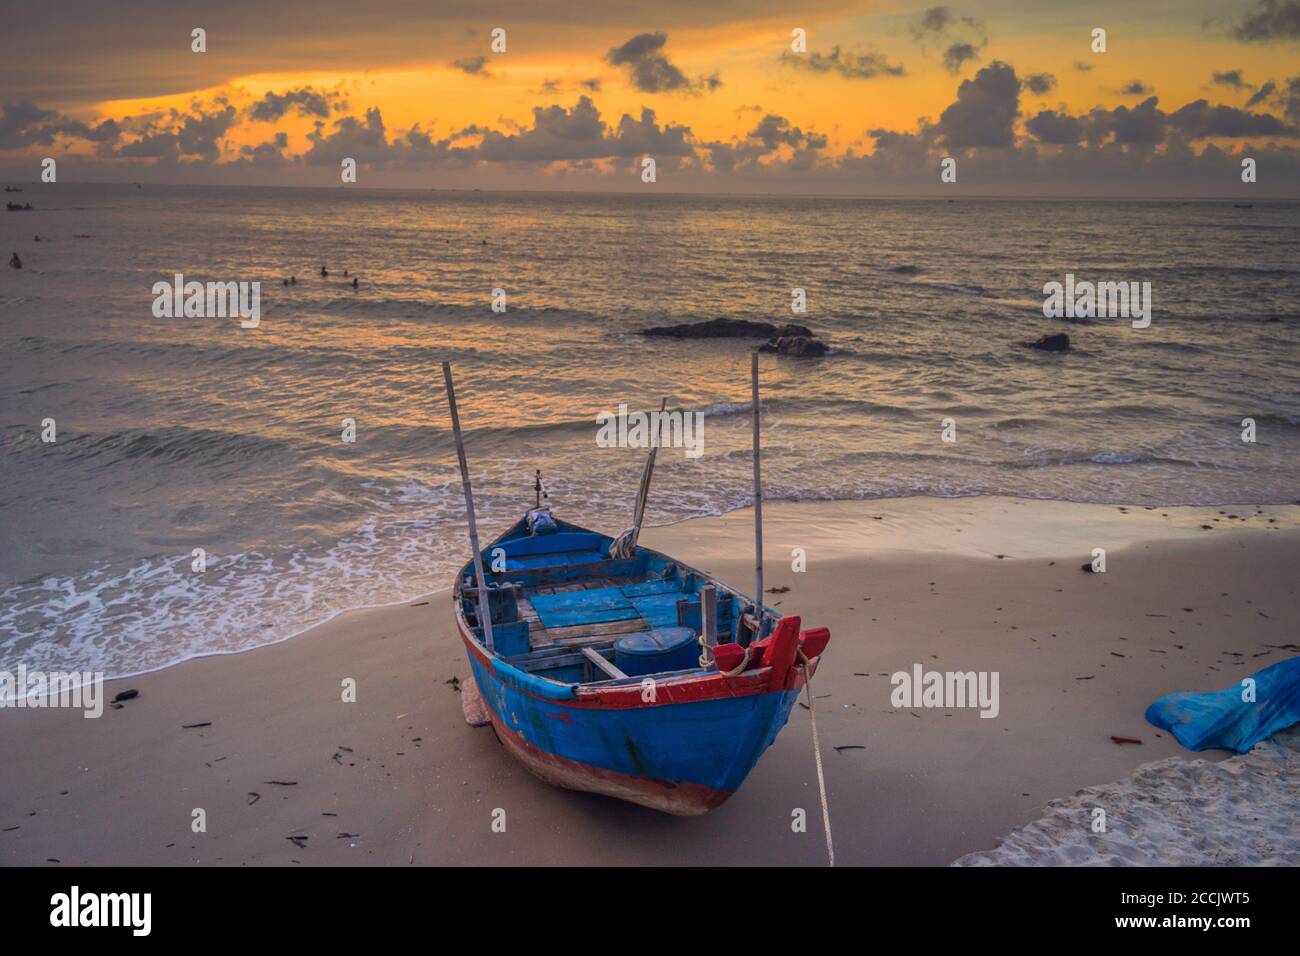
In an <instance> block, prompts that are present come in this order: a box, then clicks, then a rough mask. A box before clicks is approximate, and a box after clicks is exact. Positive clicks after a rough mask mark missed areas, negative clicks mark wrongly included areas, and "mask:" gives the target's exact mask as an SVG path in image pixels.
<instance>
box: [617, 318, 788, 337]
mask: <svg viewBox="0 0 1300 956" xmlns="http://www.w3.org/2000/svg"><path fill="white" fill-rule="evenodd" d="M641 334H642V335H663V336H667V337H669V338H674V339H771V338H777V337H779V336H783V335H784V336H804V337H806V338H811V337H812V330H811V329H809V328H807V327H805V326H802V325H793V324H791V325H784V326H777V325H773V324H772V323H771V322H754V321H751V320H749V319H709V320H708V321H707V322H684V323H682V324H681V325H656V326H652V327H650V328H648V329H642V330H641Z"/></svg>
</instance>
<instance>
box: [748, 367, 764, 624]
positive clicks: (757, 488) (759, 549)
mask: <svg viewBox="0 0 1300 956" xmlns="http://www.w3.org/2000/svg"><path fill="white" fill-rule="evenodd" d="M751 358H752V362H751V365H750V371H751V376H750V378H751V404H752V405H753V408H754V575H755V578H756V579H757V583H756V585H755V589H754V614H755V616H756V617H757V623H758V633H757V635H756V636H758V637H762V636H763V471H762V465H761V461H762V457H763V453H762V450H761V449H760V447H759V440H758V417H759V399H758V353H757V352H754V353H753V354H752V356H751Z"/></svg>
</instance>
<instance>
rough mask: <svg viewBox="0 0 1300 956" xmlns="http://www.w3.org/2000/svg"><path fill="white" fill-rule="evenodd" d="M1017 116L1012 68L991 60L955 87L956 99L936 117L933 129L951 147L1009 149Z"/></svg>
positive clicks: (1017, 86)
mask: <svg viewBox="0 0 1300 956" xmlns="http://www.w3.org/2000/svg"><path fill="white" fill-rule="evenodd" d="M1019 115H1020V80H1019V79H1017V77H1016V71H1015V69H1014V68H1013V67H1012V66H1011V65H1010V64H1007V63H1003V62H1002V61H1000V60H994V61H993V62H992V63H990V64H989V65H988V66H986V67H984V68H983V69H982V70H980V71H979V72H978V73H976V74H975V78H974V79H971V80H963V81H962V83H961V85H960V86H959V87H957V99H956V101H955V102H954V103H952V105H950V106H949V107H948V108H947V109H946V110H944V111H943V113H942V114H940V116H939V122H938V124H936V129H937V131H938V133H939V134H940V136H941V137H942V140H943V142H944V143H945V144H946V145H948V146H952V147H956V148H963V147H968V146H999V147H1001V146H1010V145H1011V144H1012V143H1013V142H1014V141H1015V126H1016V117H1018V116H1019Z"/></svg>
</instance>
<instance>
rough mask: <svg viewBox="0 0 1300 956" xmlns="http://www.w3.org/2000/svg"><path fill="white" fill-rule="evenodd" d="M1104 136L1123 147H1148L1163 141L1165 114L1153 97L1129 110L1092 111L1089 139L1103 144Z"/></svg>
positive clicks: (1121, 108)
mask: <svg viewBox="0 0 1300 956" xmlns="http://www.w3.org/2000/svg"><path fill="white" fill-rule="evenodd" d="M1107 137H1113V138H1114V142H1115V143H1117V144H1119V145H1122V146H1151V145H1154V144H1156V143H1159V142H1161V141H1163V140H1164V138H1165V114H1164V111H1163V110H1161V109H1160V107H1159V101H1158V100H1157V99H1156V97H1154V96H1151V97H1148V98H1147V99H1145V100H1143V101H1142V102H1141V103H1139V104H1138V105H1137V106H1135V107H1133V108H1132V109H1130V108H1129V107H1127V106H1117V107H1115V108H1114V109H1111V110H1107V109H1103V108H1101V107H1098V108H1096V109H1094V110H1093V111H1092V112H1091V113H1090V114H1089V115H1088V140H1089V142H1092V143H1103V142H1105V141H1106V140H1107Z"/></svg>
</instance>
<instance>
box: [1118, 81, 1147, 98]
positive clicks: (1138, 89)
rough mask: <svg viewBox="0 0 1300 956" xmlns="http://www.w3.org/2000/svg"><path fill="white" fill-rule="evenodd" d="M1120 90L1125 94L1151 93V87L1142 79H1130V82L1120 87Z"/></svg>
mask: <svg viewBox="0 0 1300 956" xmlns="http://www.w3.org/2000/svg"><path fill="white" fill-rule="evenodd" d="M1119 91H1120V93H1121V94H1122V95H1124V96H1148V95H1150V93H1151V87H1149V86H1147V85H1146V84H1145V83H1143V82H1142V81H1141V80H1129V82H1128V83H1126V84H1124V85H1123V86H1122V87H1120V90H1119Z"/></svg>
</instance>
